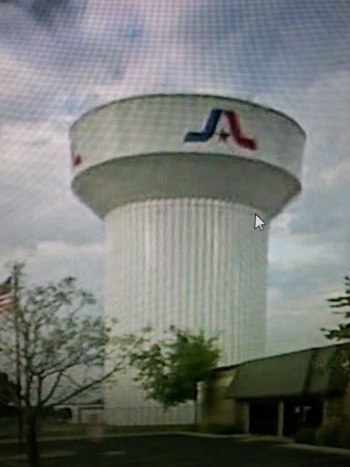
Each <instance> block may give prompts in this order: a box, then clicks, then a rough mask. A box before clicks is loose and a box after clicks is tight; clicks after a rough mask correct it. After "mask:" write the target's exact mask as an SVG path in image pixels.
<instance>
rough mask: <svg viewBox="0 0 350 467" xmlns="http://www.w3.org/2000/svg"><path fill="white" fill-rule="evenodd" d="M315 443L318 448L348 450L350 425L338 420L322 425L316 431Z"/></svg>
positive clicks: (349, 445) (349, 446)
mask: <svg viewBox="0 0 350 467" xmlns="http://www.w3.org/2000/svg"><path fill="white" fill-rule="evenodd" d="M316 443H317V444H318V445H320V446H332V447H340V448H350V424H349V423H348V422H344V421H340V420H335V421H332V422H328V423H326V424H324V425H323V426H321V427H320V428H319V429H318V430H317V433H316Z"/></svg>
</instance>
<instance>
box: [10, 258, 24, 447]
mask: <svg viewBox="0 0 350 467" xmlns="http://www.w3.org/2000/svg"><path fill="white" fill-rule="evenodd" d="M19 272H20V271H19V265H18V264H14V266H13V269H12V281H13V287H12V294H13V307H14V325H15V348H16V396H17V409H18V416H17V422H18V447H19V449H20V450H21V449H22V448H23V444H24V442H23V441H24V439H23V433H24V432H23V413H22V388H21V356H20V350H21V349H20V333H19V322H18V320H19V295H18V291H19V284H18V275H19Z"/></svg>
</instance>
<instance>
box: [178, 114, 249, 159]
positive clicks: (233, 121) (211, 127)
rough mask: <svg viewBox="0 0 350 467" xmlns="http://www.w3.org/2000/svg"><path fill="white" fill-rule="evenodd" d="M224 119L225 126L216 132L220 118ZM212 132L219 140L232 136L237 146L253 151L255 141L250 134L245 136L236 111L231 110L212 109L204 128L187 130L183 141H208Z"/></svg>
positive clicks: (225, 139)
mask: <svg viewBox="0 0 350 467" xmlns="http://www.w3.org/2000/svg"><path fill="white" fill-rule="evenodd" d="M222 118H223V119H224V120H225V123H226V128H227V129H225V128H224V125H223V126H222V128H221V130H220V131H219V132H216V129H217V127H218V124H219V122H220V120H221V119H222ZM214 134H216V135H218V136H219V141H223V142H225V143H226V141H227V139H228V138H230V137H232V138H233V140H234V141H235V142H236V144H238V145H239V146H241V147H243V148H246V149H250V150H251V151H255V150H256V149H257V142H256V140H255V139H254V138H252V137H251V136H247V135H246V134H245V133H244V131H243V130H242V128H241V125H240V121H239V118H238V115H237V114H236V112H233V111H232V110H222V109H213V110H212V111H211V112H210V114H209V116H208V118H207V121H206V123H205V126H204V129H203V130H202V131H200V132H195V131H189V132H188V133H187V134H186V136H185V138H184V142H185V143H205V142H206V141H209V140H210V139H211V138H212V137H213V136H214Z"/></svg>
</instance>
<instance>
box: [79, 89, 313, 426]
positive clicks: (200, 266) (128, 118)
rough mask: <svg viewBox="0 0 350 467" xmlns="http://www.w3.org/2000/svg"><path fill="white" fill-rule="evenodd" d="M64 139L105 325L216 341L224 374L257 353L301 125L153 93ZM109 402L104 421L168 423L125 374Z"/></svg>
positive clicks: (240, 104) (295, 182) (295, 175)
mask: <svg viewBox="0 0 350 467" xmlns="http://www.w3.org/2000/svg"><path fill="white" fill-rule="evenodd" d="M70 136H71V150H72V161H73V167H74V169H73V182H72V189H73V191H74V193H75V194H76V196H77V197H78V198H79V199H80V200H81V201H82V202H84V203H85V204H86V205H87V206H88V207H89V208H90V209H92V210H93V211H94V212H95V213H96V214H97V215H98V216H99V217H100V218H101V219H103V220H104V222H105V227H106V273H105V306H104V308H105V315H106V316H113V317H117V318H118V320H119V325H118V326H119V329H120V332H121V333H124V332H135V331H137V330H138V329H141V328H142V327H144V326H146V325H151V326H153V327H154V329H155V330H156V332H157V333H158V334H159V335H160V333H161V332H162V331H163V330H164V329H165V328H167V327H168V326H169V325H171V324H173V325H175V326H178V327H183V328H184V327H186V328H190V329H191V330H194V331H196V330H199V329H204V330H205V331H206V333H207V334H208V335H210V334H213V333H217V332H218V333H219V334H220V345H221V349H222V359H221V364H222V365H227V364H231V363H239V362H242V361H244V360H247V359H251V358H255V357H258V356H261V355H263V354H264V352H265V331H266V266H267V244H268V231H269V223H270V221H271V220H272V219H273V218H274V217H275V216H276V215H278V213H280V212H281V210H282V209H283V208H284V206H285V205H286V204H287V203H288V202H289V201H290V200H291V199H292V198H293V197H294V196H295V195H297V194H298V193H299V191H300V189H301V185H300V181H299V177H300V172H301V159H302V153H303V148H304V143H305V134H304V132H303V130H302V129H301V127H300V126H299V125H298V124H297V123H296V122H295V121H294V120H292V119H290V118H289V117H287V116H286V115H284V114H282V113H280V112H277V111H274V110H272V109H269V108H265V107H262V106H260V105H257V104H254V103H251V102H247V101H242V100H238V99H229V98H223V97H216V96H202V95H150V96H140V97H134V98H129V99H124V100H120V101H116V102H112V103H110V104H107V105H105V106H102V107H99V108H97V109H93V110H92V111H90V112H89V113H87V114H86V115H84V116H83V117H81V118H80V119H79V120H78V121H77V122H76V123H75V124H74V125H73V127H72V128H71V133H70ZM256 215H258V216H259V218H260V219H262V220H263V221H264V223H265V225H261V226H260V228H258V229H257V228H254V227H257V226H256V225H255V219H256ZM107 365H108V362H107ZM105 404H106V407H109V411H108V413H109V414H112V413H114V415H110V422H111V423H118V424H121V423H141V424H144V423H146V424H147V423H159V421H160V420H161V419H162V417H164V414H162V413H161V412H160V411H159V408H158V407H156V406H154V405H153V408H152V410H148V409H147V407H150V402H146V401H145V398H144V395H143V394H142V393H141V391H139V390H137V389H136V387H135V385H134V384H133V383H132V378H131V374H129V375H125V376H124V377H123V378H119V379H118V385H117V386H116V387H115V388H113V387H110V386H108V388H107V387H106V390H105ZM181 410H182V409H181ZM181 410H180V409H179V410H177V411H176V413H177V414H180V412H181ZM152 411H153V412H152ZM131 412H132V413H134V416H132V417H130V413H131ZM190 412H191V410H190ZM123 413H124V414H126V413H128V415H127V417H126V416H122V415H121V414H123ZM181 413H182V415H178V416H176V415H175V412H172V411H169V412H168V414H167V415H166V417H165V418H164V421H166V420H168V422H169V423H170V422H171V423H174V421H175V420H178V421H179V422H180V421H182V422H184V421H185V419H186V417H187V415H186V414H187V413H188V409H187V408H186V407H184V408H183V412H181ZM142 414H143V415H142ZM118 417H119V420H117V419H118ZM189 417H190V418H191V417H192V414H191V413H189ZM126 419H127V420H128V421H126Z"/></svg>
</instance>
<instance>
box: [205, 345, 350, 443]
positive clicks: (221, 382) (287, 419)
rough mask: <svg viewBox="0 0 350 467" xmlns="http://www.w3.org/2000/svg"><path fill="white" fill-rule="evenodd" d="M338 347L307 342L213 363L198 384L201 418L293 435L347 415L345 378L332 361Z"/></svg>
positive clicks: (237, 427)
mask: <svg viewBox="0 0 350 467" xmlns="http://www.w3.org/2000/svg"><path fill="white" fill-rule="evenodd" d="M343 349H344V346H343V345H333V346H327V347H320V348H312V349H306V350H302V351H298V352H291V353H288V354H284V355H276V356H273V357H268V358H262V359H257V360H252V361H249V362H245V363H242V364H240V365H233V366H230V367H224V368H218V369H216V370H215V371H214V373H213V380H212V381H211V382H210V383H208V384H206V385H205V387H203V389H202V391H203V393H202V423H203V424H208V425H210V424H214V425H221V426H223V427H224V426H226V427H231V428H232V429H233V430H236V431H238V432H242V433H253V434H270V435H278V436H292V435H294V434H295V433H296V432H297V431H298V430H299V428H301V427H302V426H311V427H318V426H320V425H322V424H324V423H326V422H327V421H330V420H332V419H339V420H341V419H344V418H346V417H348V419H349V420H350V392H349V389H350V388H349V385H348V378H347V377H346V375H345V374H344V373H343V372H342V371H341V370H340V369H339V367H336V366H333V365H332V364H331V362H332V361H334V359H335V358H336V357H337V356H338V355H339V351H341V350H343Z"/></svg>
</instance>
